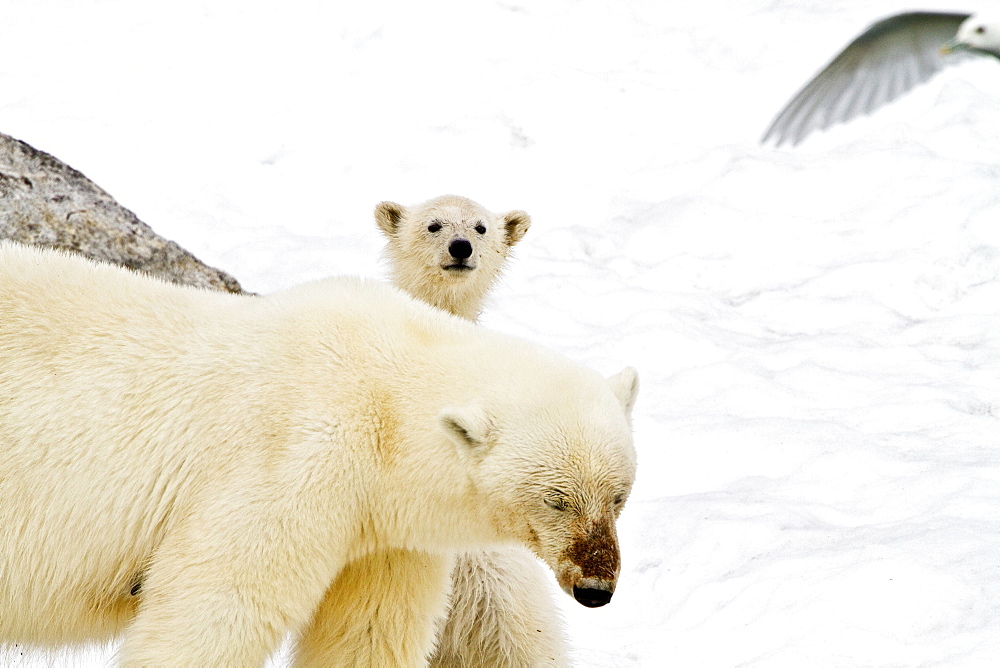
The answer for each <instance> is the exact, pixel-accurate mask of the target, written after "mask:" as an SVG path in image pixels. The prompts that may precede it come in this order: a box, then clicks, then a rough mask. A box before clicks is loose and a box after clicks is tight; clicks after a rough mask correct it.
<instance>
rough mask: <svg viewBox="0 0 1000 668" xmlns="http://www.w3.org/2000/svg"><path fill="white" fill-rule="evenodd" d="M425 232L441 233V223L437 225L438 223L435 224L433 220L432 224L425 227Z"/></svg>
mask: <svg viewBox="0 0 1000 668" xmlns="http://www.w3.org/2000/svg"><path fill="white" fill-rule="evenodd" d="M427 231H428V232H440V231H441V223H439V222H437V221H436V220H435V221H434V222H433V223H431V224H430V225H428V226H427Z"/></svg>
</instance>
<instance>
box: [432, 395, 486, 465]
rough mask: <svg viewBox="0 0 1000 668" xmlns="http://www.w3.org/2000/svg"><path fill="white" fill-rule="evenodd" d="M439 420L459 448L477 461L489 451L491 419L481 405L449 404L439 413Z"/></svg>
mask: <svg viewBox="0 0 1000 668" xmlns="http://www.w3.org/2000/svg"><path fill="white" fill-rule="evenodd" d="M438 422H439V423H440V424H441V427H442V428H443V429H444V431H445V433H446V434H448V436H449V437H450V438H451V440H452V441H454V442H455V444H456V445H457V446H458V448H459V450H460V451H461V452H464V453H468V454H470V455H472V457H473V458H474V459H475V460H476V461H480V460H482V458H483V457H485V456H486V453H487V452H489V449H490V445H489V435H490V420H489V416H487V415H486V411H484V410H483V409H482V408H480V407H479V406H475V405H468V406H449V407H448V408H445V409H443V410H442V411H441V412H440V413H438Z"/></svg>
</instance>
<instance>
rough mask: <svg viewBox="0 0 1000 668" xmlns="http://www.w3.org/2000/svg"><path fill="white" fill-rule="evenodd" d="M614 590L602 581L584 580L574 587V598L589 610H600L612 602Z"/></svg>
mask: <svg viewBox="0 0 1000 668" xmlns="http://www.w3.org/2000/svg"><path fill="white" fill-rule="evenodd" d="M613 593H614V588H613V587H612V586H611V584H610V583H607V582H603V581H601V580H592V579H589V578H588V579H583V580H580V582H579V583H578V584H576V585H574V586H573V598H575V599H576V600H577V602H579V603H580V604H581V605H585V606H587V607H588V608H599V607H601V606H602V605H605V604H607V603H608V602H609V601H611V594H613Z"/></svg>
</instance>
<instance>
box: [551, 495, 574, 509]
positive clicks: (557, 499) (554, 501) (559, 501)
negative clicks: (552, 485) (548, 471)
mask: <svg viewBox="0 0 1000 668" xmlns="http://www.w3.org/2000/svg"><path fill="white" fill-rule="evenodd" d="M545 505H547V506H548V507H549V508H551V509H552V510H566V508H567V507H568V505H569V504H568V503H567V502H566V497H565V496H562V495H561V494H559V493H558V492H555V493H552V494H548V495H546V497H545Z"/></svg>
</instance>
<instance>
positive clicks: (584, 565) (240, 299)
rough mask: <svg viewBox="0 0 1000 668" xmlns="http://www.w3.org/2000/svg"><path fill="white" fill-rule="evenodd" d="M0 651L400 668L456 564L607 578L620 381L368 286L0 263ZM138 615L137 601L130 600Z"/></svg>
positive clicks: (24, 252) (576, 584)
mask: <svg viewBox="0 0 1000 668" xmlns="http://www.w3.org/2000/svg"><path fill="white" fill-rule="evenodd" d="M0 359H2V361H3V363H2V364H0V527H3V531H0V574H2V577H0V643H4V644H7V643H24V644H29V645H42V646H46V645H47V646H54V645H60V644H65V643H79V642H88V641H104V640H108V639H110V638H112V637H114V636H116V635H118V634H124V640H123V643H122V646H121V650H120V659H121V663H122V664H123V665H126V666H162V665H177V666H179V665H191V666H194V665H198V666H249V665H261V664H262V663H263V662H264V661H265V659H266V658H267V657H268V656H269V655H270V654H271V653H272V652H273V651H274V650H275V649H276V648H277V647H278V645H279V644H280V642H281V640H282V638H283V636H284V635H285V633H287V632H289V631H290V632H292V633H293V635H294V637H295V639H296V646H295V650H294V661H295V662H296V663H297V664H298V665H304V666H314V665H332V666H357V665H369V666H417V665H423V664H424V663H425V661H426V658H427V656H428V655H429V653H430V652H431V651H432V650H433V642H434V628H435V623H436V620H437V618H438V617H439V616H440V615H442V614H443V612H444V606H445V605H446V598H447V594H448V587H449V582H450V580H449V574H450V570H451V564H452V556H453V554H454V553H455V551H459V550H473V549H486V548H488V547H490V546H497V545H502V544H521V545H524V546H527V547H528V548H530V549H531V550H532V551H533V552H534V553H535V554H537V555H538V556H539V557H540V558H541V559H542V560H543V561H544V562H545V563H546V564H548V565H549V566H550V567H551V568H552V570H553V571H554V572H555V574H556V580H557V582H558V583H559V585H560V587H561V588H562V589H563V590H564V591H565V592H567V593H568V594H570V595H571V596H573V597H574V598H576V599H577V600H578V601H580V602H581V603H583V604H585V605H593V604H595V603H600V602H604V601H607V599H608V598H610V596H611V594H612V592H613V591H614V587H615V584H616V582H617V577H618V574H619V571H620V560H619V559H620V558H619V551H618V543H617V538H616V533H615V522H616V519H617V517H618V514H619V512H620V510H621V507H622V504H623V503H624V502H625V500H626V498H627V496H628V494H629V491H630V489H631V486H632V482H633V480H634V476H635V450H634V447H633V445H632V436H631V425H630V417H629V416H630V413H631V409H632V406H633V404H634V401H635V396H636V393H637V386H638V380H637V376H636V374H635V372H634V371H633V370H631V369H626V370H624V371H622V372H621V373H619V374H617V375H615V376H612V377H611V378H609V379H605V378H602V377H600V376H599V375H597V374H596V373H594V372H592V371H589V370H587V369H584V368H582V367H580V366H579V365H577V364H574V363H572V362H570V361H569V360H567V359H565V358H564V357H562V356H560V355H558V354H556V353H553V352H551V351H548V350H546V349H544V348H541V347H539V346H535V345H532V344H529V343H527V342H524V341H521V340H518V339H516V338H513V337H508V336H503V335H499V334H495V333H492V332H488V331H485V330H483V329H481V328H479V327H477V326H475V325H472V324H470V323H467V322H464V321H462V320H460V319H458V318H454V317H452V316H450V315H448V314H445V313H442V312H441V311H439V310H437V309H434V308H432V307H430V306H427V305H425V304H422V303H420V302H418V301H415V300H413V299H412V298H410V297H408V296H405V295H403V294H401V293H400V292H398V291H397V290H395V289H393V288H391V287H389V286H385V285H382V284H380V283H377V282H374V281H363V280H359V279H331V280H327V281H321V282H317V283H313V284H307V285H305V286H300V287H298V288H293V289H291V290H289V291H286V292H283V293H278V294H276V295H272V296H268V297H250V296H238V295H229V294H224V293H217V292H210V291H204V290H198V289H194V288H186V287H179V286H174V285H169V284H166V283H163V282H160V281H158V280H156V279H151V278H147V277H142V276H138V275H135V274H132V273H130V272H129V271H128V270H124V269H121V268H118V267H112V266H110V265H99V264H95V263H93V262H91V261H90V260H87V259H84V258H81V257H74V256H70V255H64V254H61V253H58V252H54V251H49V250H40V249H33V248H27V247H22V246H18V245H15V244H10V243H0ZM139 581H141V582H142V589H141V592H140V593H139V595H133V594H132V591H133V590H134V588H135V583H136V582H139Z"/></svg>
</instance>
